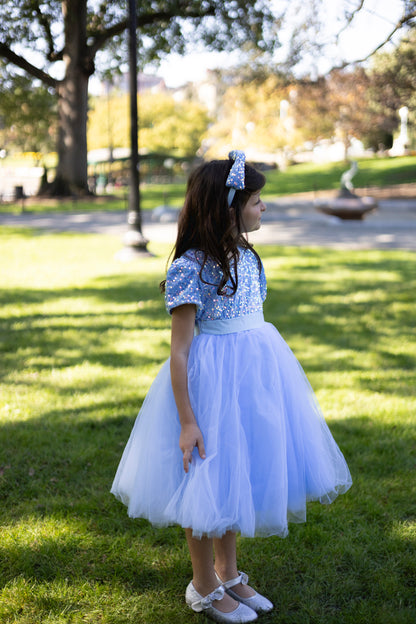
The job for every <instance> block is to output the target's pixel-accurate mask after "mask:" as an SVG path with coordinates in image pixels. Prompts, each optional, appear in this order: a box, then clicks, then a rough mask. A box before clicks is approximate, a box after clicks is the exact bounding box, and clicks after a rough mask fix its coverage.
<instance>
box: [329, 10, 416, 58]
mask: <svg viewBox="0 0 416 624" xmlns="http://www.w3.org/2000/svg"><path fill="white" fill-rule="evenodd" d="M415 18H416V9H415V10H414V11H412V12H411V13H407V14H406V15H403V17H402V18H401V19H400V20H399V21H398V22H397V24H396V25H395V27H394V28H393V30H392V31H391V33H390V34H389V35H387V37H386V38H385V39H384V40H383V41H382V42H381V43H379V44H378V46H377V47H375V48H374V49H373V50H372V51H371V52H369V53H368V54H367V55H366V56H365V57H363V58H361V59H357V60H355V61H345V63H342V64H341V65H337V66H336V67H333V68H332V69H345V68H346V67H348V65H352V64H353V63H365V61H368V59H369V58H371V57H372V56H373V54H375V53H376V52H378V51H379V50H380V49H381V48H382V47H383V46H385V45H386V43H388V42H389V41H391V39H392V37H393V36H394V35H395V34H396V32H397V31H398V30H400V29H401V28H403V26H405V25H406V24H408V23H409V22H410V21H411V20H412V19H415Z"/></svg>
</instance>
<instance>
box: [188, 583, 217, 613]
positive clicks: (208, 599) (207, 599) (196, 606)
mask: <svg viewBox="0 0 416 624" xmlns="http://www.w3.org/2000/svg"><path fill="white" fill-rule="evenodd" d="M224 593H225V590H224V587H223V586H222V585H220V586H219V587H217V588H216V589H214V591H213V592H211V593H210V594H208V595H207V596H204V597H202V596H201V598H200V600H195V602H193V603H192V605H191V606H192V609H193V610H194V611H203V610H204V609H209V607H210V606H211V605H212V603H213V602H214V600H222V599H223V598H224Z"/></svg>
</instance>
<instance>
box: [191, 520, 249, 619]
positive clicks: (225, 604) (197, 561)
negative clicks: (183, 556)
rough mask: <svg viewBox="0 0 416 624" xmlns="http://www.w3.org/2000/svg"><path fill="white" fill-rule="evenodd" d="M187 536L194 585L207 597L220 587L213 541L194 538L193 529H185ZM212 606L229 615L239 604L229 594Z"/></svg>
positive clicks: (204, 538)
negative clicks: (215, 565) (214, 558)
mask: <svg viewBox="0 0 416 624" xmlns="http://www.w3.org/2000/svg"><path fill="white" fill-rule="evenodd" d="M185 535H186V539H187V542H188V548H189V553H190V555H191V562H192V570H193V581H192V582H193V585H194V587H195V589H196V591H197V592H198V593H199V594H201V596H207V595H208V594H210V593H211V592H212V591H214V589H216V588H217V587H218V586H219V582H218V579H217V577H216V576H215V569H214V561H213V552H212V539H210V538H208V537H202V538H201V539H197V538H195V537H192V529H185ZM212 606H213V607H215V609H218V610H219V611H223V612H224V613H229V612H230V611H234V609H236V608H237V606H238V602H237V601H236V600H234V599H233V598H231V596H228V594H224V598H223V599H222V600H214V602H213V603H212Z"/></svg>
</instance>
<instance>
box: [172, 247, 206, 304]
mask: <svg viewBox="0 0 416 624" xmlns="http://www.w3.org/2000/svg"><path fill="white" fill-rule="evenodd" d="M199 270H200V266H199V264H198V263H197V262H195V260H192V259H191V258H187V257H186V256H181V257H180V258H177V259H176V260H174V261H173V262H172V264H171V265H170V267H169V269H168V272H167V275H166V287H165V303H166V309H167V311H168V312H172V310H173V309H174V308H177V307H178V306H181V305H184V304H186V303H193V304H194V305H196V307H197V309H199V308H201V306H202V297H201V282H200V278H199Z"/></svg>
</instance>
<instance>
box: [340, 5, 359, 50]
mask: <svg viewBox="0 0 416 624" xmlns="http://www.w3.org/2000/svg"><path fill="white" fill-rule="evenodd" d="M364 2H365V0H361V2H360V4H359V5H358V7H357V8H356V9H354V10H353V11H351V13H350V14H349V16H348V19H347V21H346V23H345V24H344V26H343V27H342V28H341V30H340V31H339V32H338V33H337V39H336V40H337V41H338V40H339V37H340V35H341V33H343V32H344V30H346V29H347V28H348V26H349V25H350V24H351V22H352V21H353V19H354V17H355V16H356V15H357V13H359V12H360V11H361V9H362V8H363V6H364Z"/></svg>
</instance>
